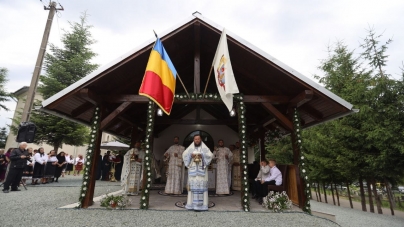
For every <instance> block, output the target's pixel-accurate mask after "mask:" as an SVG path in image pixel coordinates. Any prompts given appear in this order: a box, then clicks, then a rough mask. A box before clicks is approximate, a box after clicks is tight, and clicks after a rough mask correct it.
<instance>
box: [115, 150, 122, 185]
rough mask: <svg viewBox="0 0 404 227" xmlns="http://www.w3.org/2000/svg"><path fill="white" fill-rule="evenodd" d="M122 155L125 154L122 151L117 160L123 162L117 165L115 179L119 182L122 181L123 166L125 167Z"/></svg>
mask: <svg viewBox="0 0 404 227" xmlns="http://www.w3.org/2000/svg"><path fill="white" fill-rule="evenodd" d="M122 153H123V152H122V151H119V152H118V155H117V160H121V161H120V162H119V163H116V164H115V179H116V180H117V181H120V180H121V175H122V166H123V161H124V160H123V155H122Z"/></svg>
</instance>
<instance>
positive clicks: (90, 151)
mask: <svg viewBox="0 0 404 227" xmlns="http://www.w3.org/2000/svg"><path fill="white" fill-rule="evenodd" d="M100 121H101V118H100V108H99V107H98V106H97V107H95V110H94V114H93V118H92V119H91V133H90V139H89V140H90V141H89V142H88V147H87V154H86V156H85V158H86V161H85V163H84V170H83V171H84V172H83V182H82V184H81V189H80V197H79V205H78V207H77V208H82V207H83V201H84V198H85V196H86V195H87V193H89V191H88V187H89V185H90V182H91V173H90V168H91V165H93V163H92V159H93V155H94V153H95V150H94V148H95V146H96V143H97V137H98V133H99V127H100Z"/></svg>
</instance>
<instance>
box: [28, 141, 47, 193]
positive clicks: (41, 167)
mask: <svg viewBox="0 0 404 227" xmlns="http://www.w3.org/2000/svg"><path fill="white" fill-rule="evenodd" d="M34 159H35V164H34V174H33V175H32V179H33V180H34V182H32V185H36V184H38V180H39V179H40V180H41V183H42V184H46V181H45V178H44V173H45V165H46V162H47V161H48V156H47V155H46V154H45V150H44V149H43V148H42V147H40V148H39V149H38V153H36V154H35V155H34Z"/></svg>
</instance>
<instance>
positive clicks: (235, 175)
mask: <svg viewBox="0 0 404 227" xmlns="http://www.w3.org/2000/svg"><path fill="white" fill-rule="evenodd" d="M229 147H230V150H231V152H232V153H233V165H232V181H231V187H232V189H233V190H235V191H241V168H240V157H241V151H240V150H239V149H236V146H235V145H230V146H229Z"/></svg>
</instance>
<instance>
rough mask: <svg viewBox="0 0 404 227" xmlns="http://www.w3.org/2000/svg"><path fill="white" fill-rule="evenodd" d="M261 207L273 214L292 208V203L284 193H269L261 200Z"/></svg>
mask: <svg viewBox="0 0 404 227" xmlns="http://www.w3.org/2000/svg"><path fill="white" fill-rule="evenodd" d="M262 206H263V207H265V208H267V209H268V210H272V211H273V212H282V211H284V210H287V209H290V208H292V201H290V199H289V197H288V195H287V194H286V192H285V191H283V192H281V193H279V192H275V193H274V192H273V191H270V192H269V193H268V196H266V197H264V198H263V202H262Z"/></svg>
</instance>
